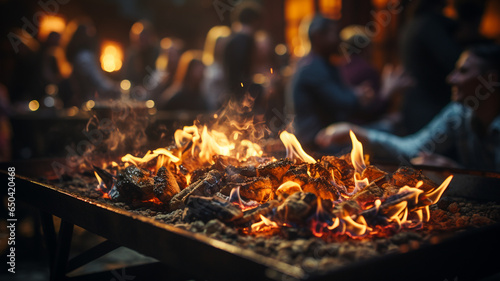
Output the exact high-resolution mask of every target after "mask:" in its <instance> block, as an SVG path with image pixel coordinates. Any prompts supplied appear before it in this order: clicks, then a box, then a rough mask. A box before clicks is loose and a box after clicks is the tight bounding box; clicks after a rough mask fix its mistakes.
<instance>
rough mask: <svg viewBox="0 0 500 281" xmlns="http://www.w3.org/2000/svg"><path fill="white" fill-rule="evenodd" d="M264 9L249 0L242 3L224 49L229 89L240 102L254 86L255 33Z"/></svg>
mask: <svg viewBox="0 0 500 281" xmlns="http://www.w3.org/2000/svg"><path fill="white" fill-rule="evenodd" d="M261 12H262V11H261V7H260V5H259V4H257V3H256V2H253V1H247V2H242V3H241V4H238V5H237V6H236V7H235V10H234V12H233V14H232V17H233V18H232V21H233V30H234V33H233V34H232V35H231V38H230V39H229V41H228V43H227V45H226V47H225V49H224V57H223V63H224V77H225V79H226V84H227V89H228V90H229V93H230V95H231V96H232V97H233V98H235V99H236V100H238V101H241V100H242V99H243V97H244V94H245V93H246V92H248V91H252V89H251V88H253V87H252V77H253V74H254V71H253V60H254V58H255V39H254V34H255V32H257V30H258V29H259V26H260V20H261ZM257 92H258V91H257ZM256 94H258V93H256Z"/></svg>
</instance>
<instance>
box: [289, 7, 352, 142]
mask: <svg viewBox="0 0 500 281" xmlns="http://www.w3.org/2000/svg"><path fill="white" fill-rule="evenodd" d="M338 32H339V31H338V25H337V23H336V22H335V21H333V20H330V19H327V18H324V17H322V16H316V17H315V18H314V19H313V20H312V22H311V24H310V26H309V31H308V36H309V39H310V41H311V51H310V53H309V54H308V55H307V56H306V57H304V58H303V59H302V60H301V61H299V63H298V66H297V71H296V73H295V75H294V77H293V81H292V85H291V86H292V87H291V88H292V89H291V91H292V96H293V103H294V111H295V114H296V117H295V124H294V127H295V129H296V135H297V137H298V139H299V141H300V142H301V144H302V145H303V146H304V148H307V149H316V147H315V145H314V137H315V136H316V134H317V133H318V132H319V131H320V130H321V129H322V128H324V127H325V126H327V125H328V124H331V123H333V122H339V121H345V120H346V117H347V115H349V114H350V113H351V112H352V111H354V110H356V109H357V108H359V106H360V102H359V101H358V98H357V96H356V93H355V92H354V91H353V90H352V89H351V88H349V87H348V86H347V85H345V84H344V83H343V82H342V80H341V76H340V73H339V70H338V69H337V67H335V66H334V65H333V64H331V63H330V61H329V59H330V56H331V55H332V54H333V53H334V52H335V51H336V50H337V48H338V45H339V43H340V39H339V35H338Z"/></svg>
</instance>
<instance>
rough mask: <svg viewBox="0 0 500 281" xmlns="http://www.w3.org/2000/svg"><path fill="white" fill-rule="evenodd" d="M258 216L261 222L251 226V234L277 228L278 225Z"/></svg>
mask: <svg viewBox="0 0 500 281" xmlns="http://www.w3.org/2000/svg"><path fill="white" fill-rule="evenodd" d="M259 216H260V219H261V221H260V222H256V223H254V224H252V226H251V229H252V231H253V232H258V231H264V230H270V229H273V228H278V224H277V223H276V222H274V221H271V220H269V219H268V218H266V217H264V216H263V215H259Z"/></svg>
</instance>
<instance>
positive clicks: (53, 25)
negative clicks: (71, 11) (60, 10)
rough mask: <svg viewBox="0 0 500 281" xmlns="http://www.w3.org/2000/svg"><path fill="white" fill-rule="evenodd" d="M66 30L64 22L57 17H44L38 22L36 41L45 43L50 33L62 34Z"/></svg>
mask: <svg viewBox="0 0 500 281" xmlns="http://www.w3.org/2000/svg"><path fill="white" fill-rule="evenodd" d="M65 28H66V21H65V20H64V19H63V18H62V17H59V16H51V15H46V16H44V17H43V18H42V19H41V20H40V26H39V30H38V39H40V41H45V39H47V36H49V34H50V33H51V32H57V33H59V34H62V33H63V31H64V29H65Z"/></svg>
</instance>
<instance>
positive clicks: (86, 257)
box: [67, 240, 121, 272]
mask: <svg viewBox="0 0 500 281" xmlns="http://www.w3.org/2000/svg"><path fill="white" fill-rule="evenodd" d="M119 247H121V246H120V245H118V244H116V243H114V242H111V241H109V240H106V241H104V242H102V243H100V244H98V245H96V246H94V247H92V248H90V249H88V250H87V251H85V252H83V253H81V254H80V255H78V256H76V257H74V258H72V259H71V260H69V262H68V267H67V272H71V271H73V270H75V269H77V268H79V267H80V266H83V265H86V264H87V263H89V262H92V261H94V260H96V259H98V258H99V257H102V256H104V255H105V254H107V253H109V252H111V251H113V250H115V249H117V248H119Z"/></svg>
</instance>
